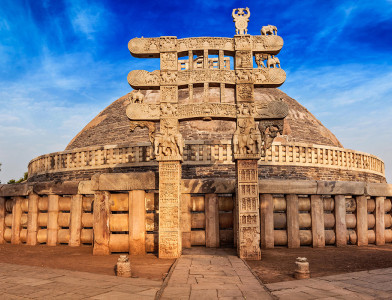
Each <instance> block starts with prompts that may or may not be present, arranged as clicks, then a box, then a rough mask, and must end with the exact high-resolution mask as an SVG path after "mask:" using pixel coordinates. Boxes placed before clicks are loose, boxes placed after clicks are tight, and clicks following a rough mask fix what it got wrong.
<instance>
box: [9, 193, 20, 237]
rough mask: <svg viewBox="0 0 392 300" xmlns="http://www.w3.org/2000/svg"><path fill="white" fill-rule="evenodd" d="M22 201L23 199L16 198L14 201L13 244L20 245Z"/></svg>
mask: <svg viewBox="0 0 392 300" xmlns="http://www.w3.org/2000/svg"><path fill="white" fill-rule="evenodd" d="M22 201H23V198H22V197H15V198H14V199H13V207H12V229H11V230H12V231H11V232H12V234H11V244H20V230H21V217H22Z"/></svg>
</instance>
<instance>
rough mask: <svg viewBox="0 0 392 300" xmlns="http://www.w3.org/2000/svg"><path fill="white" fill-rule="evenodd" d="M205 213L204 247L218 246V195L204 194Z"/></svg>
mask: <svg viewBox="0 0 392 300" xmlns="http://www.w3.org/2000/svg"><path fill="white" fill-rule="evenodd" d="M205 201H206V203H205V214H206V247H210V248H218V247H219V208H218V196H217V195H216V194H206V196H205Z"/></svg>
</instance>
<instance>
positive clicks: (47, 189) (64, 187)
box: [33, 181, 79, 195]
mask: <svg viewBox="0 0 392 300" xmlns="http://www.w3.org/2000/svg"><path fill="white" fill-rule="evenodd" d="M78 186H79V181H63V182H53V181H48V182H35V183H34V185H33V190H34V193H36V194H38V195H48V194H55V195H76V194H77V193H78Z"/></svg>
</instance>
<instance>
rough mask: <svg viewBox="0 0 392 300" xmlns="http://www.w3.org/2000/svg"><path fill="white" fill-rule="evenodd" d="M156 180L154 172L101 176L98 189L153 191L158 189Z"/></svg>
mask: <svg viewBox="0 0 392 300" xmlns="http://www.w3.org/2000/svg"><path fill="white" fill-rule="evenodd" d="M156 179H157V178H156V176H155V173H154V172H143V173H136V172H135V173H112V174H101V175H100V176H99V182H98V189H99V190H100V191H130V190H153V189H156V188H158V184H157V180H156ZM94 188H95V187H94Z"/></svg>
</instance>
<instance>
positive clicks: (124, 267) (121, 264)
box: [116, 254, 131, 277]
mask: <svg viewBox="0 0 392 300" xmlns="http://www.w3.org/2000/svg"><path fill="white" fill-rule="evenodd" d="M116 275H117V276H118V277H131V263H130V262H129V258H128V256H127V255H125V254H123V255H120V257H119V258H118V260H117V265H116Z"/></svg>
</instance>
